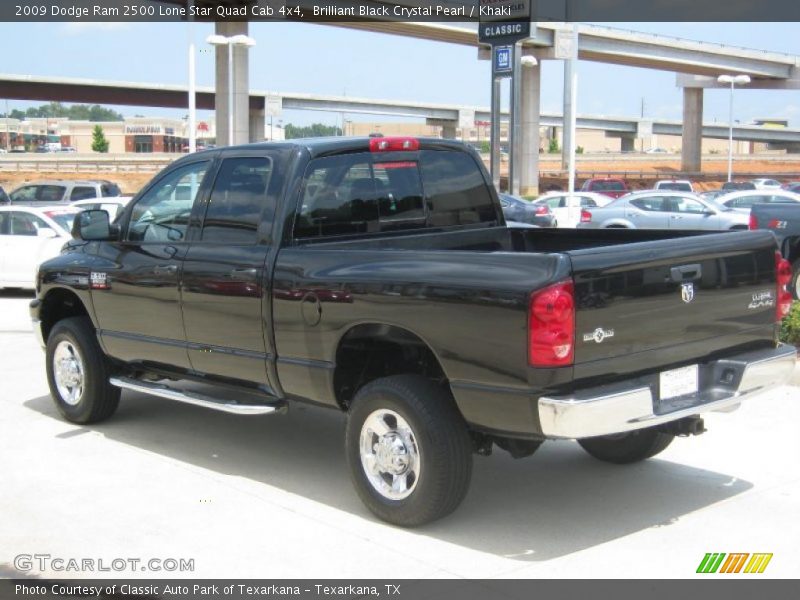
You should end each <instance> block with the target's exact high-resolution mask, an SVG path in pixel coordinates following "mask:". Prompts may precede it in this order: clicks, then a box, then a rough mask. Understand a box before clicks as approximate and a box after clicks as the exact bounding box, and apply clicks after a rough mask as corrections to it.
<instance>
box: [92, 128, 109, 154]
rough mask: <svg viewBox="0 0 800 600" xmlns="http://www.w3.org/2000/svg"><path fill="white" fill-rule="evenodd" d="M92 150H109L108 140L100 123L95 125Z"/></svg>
mask: <svg viewBox="0 0 800 600" xmlns="http://www.w3.org/2000/svg"><path fill="white" fill-rule="evenodd" d="M92 150H94V151H95V152H108V140H107V139H106V134H105V133H103V128H102V127H100V125H95V127H94V131H92Z"/></svg>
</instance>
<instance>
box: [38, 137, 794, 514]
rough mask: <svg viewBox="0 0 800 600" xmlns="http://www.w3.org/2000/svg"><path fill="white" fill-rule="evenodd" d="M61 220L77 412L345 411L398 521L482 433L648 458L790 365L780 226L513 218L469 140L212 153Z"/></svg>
mask: <svg viewBox="0 0 800 600" xmlns="http://www.w3.org/2000/svg"><path fill="white" fill-rule="evenodd" d="M73 234H74V237H75V240H74V241H72V242H70V243H69V244H68V245H67V246H66V247H65V248H64V250H63V253H62V254H61V255H60V256H59V257H57V258H54V259H52V260H49V261H47V262H45V263H44V264H42V265H41V267H40V269H39V272H38V276H37V297H36V299H35V300H34V301H33V302H32V303H31V314H32V318H33V320H34V323H35V330H36V331H37V332H38V333H39V334H40V335H41V340H42V344H43V346H44V347H45V348H46V355H47V361H46V363H47V377H48V381H49V384H50V389H51V392H52V396H53V398H54V400H55V402H56V404H57V406H58V408H59V410H60V411H61V413H62V414H63V415H64V417H66V418H67V419H69V420H70V421H73V422H77V423H92V422H97V421H101V420H103V419H106V418H108V417H110V416H111V415H112V414H113V413H114V411H115V410H116V408H117V405H118V402H119V399H120V390H121V389H124V390H134V391H137V392H143V393H146V394H152V395H155V396H160V397H163V398H165V399H169V400H177V401H181V402H187V403H190V404H195V405H200V406H203V407H207V408H212V409H216V410H220V411H225V412H229V413H235V414H240V415H263V414H268V413H280V412H282V411H284V410H286V408H287V407H289V406H291V405H292V404H293V403H295V402H312V403H315V404H319V405H323V406H327V407H331V408H334V409H338V410H342V411H345V412H347V414H348V425H347V431H346V439H345V453H346V457H347V460H348V464H349V469H350V471H351V475H352V479H353V482H354V484H355V488H356V490H357V492H358V494H359V496H360V497H361V498H362V500H363V501H364V503H365V504H366V505H367V507H369V509H370V510H372V511H373V512H374V513H375V514H377V515H378V516H379V517H381V518H382V519H385V520H387V521H390V522H392V523H396V524H400V525H404V526H414V525H419V524H422V523H426V522H429V521H432V520H434V519H437V518H439V517H442V516H444V515H446V514H448V513H449V512H451V511H453V510H454V509H455V508H456V507H457V506H458V504H459V503H460V502H461V500H462V499H463V498H464V496H465V494H466V492H467V488H468V485H469V480H470V474H471V469H472V457H473V454H476V453H477V454H488V453H489V452H490V451H491V450H492V448H493V446H495V445H496V446H498V447H499V448H501V449H503V450H506V451H508V452H510V453H511V454H512V455H513V456H515V457H521V456H526V455H529V454H532V453H533V452H534V451H535V450H536V449H537V448H538V447H539V445H540V444H541V443H542V442H543V441H545V440H548V439H577V440H578V442H579V443H580V445H581V446H582V447H583V448H585V449H586V450H587V451H588V452H589V454H591V455H592V456H594V457H596V458H598V459H600V460H604V461H610V462H614V463H630V462H634V461H638V460H642V459H646V458H649V457H651V456H654V455H655V454H657V453H658V452H660V451H662V450H663V449H664V448H666V447H667V445H668V444H669V443H670V442H671V441H672V439H673V438H674V437H675V436H676V435H690V434H697V433H700V432H702V431H703V430H704V428H703V421H702V419H701V418H700V416H699V415H701V414H702V413H704V412H706V411H712V410H730V409H732V408H734V407H736V406H738V405H739V403H740V402H741V401H742V400H744V399H746V398H748V397H749V396H751V395H754V394H758V393H763V392H765V391H767V390H768V389H770V388H772V387H773V386H776V385H780V384H782V383H783V382H785V381H786V380H787V378H788V377H789V376H790V374H791V372H792V370H793V369H794V365H795V350H794V348H793V347H787V346H785V345H781V344H779V343H778V342H777V339H776V322H777V321H778V320H779V317H780V315H781V314H782V311H784V310H785V309H786V308H787V304H786V301H785V298H784V296H785V293H786V292H785V285H786V283H787V279H786V267H787V265H786V264H785V262H784V261H783V260H782V259H781V258H780V256H776V248H775V239H774V237H773V236H772V234H770V233H768V232H747V231H745V232H733V233H721V234H703V233H701V232H688V231H675V230H661V231H648V230H614V229H609V230H565V229H512V228H509V227H506V225H505V223H504V220H503V213H502V211H501V208H500V203H499V202H498V198H497V194H496V192H495V190H494V188H493V186H492V184H491V179H490V177H489V175H488V173H487V172H486V170H485V168H484V166H483V164H482V163H481V161H480V158H479V157H478V155H477V154H476V153H475V152H474V151H473V150H471V149H469V148H468V147H467V146H465V145H462V144H460V143H457V142H451V141H444V140H438V139H415V138H391V137H384V138H368V139H367V138H364V139H361V138H333V139H315V140H299V141H296V142H294V143H271V144H254V145H248V146H240V147H232V148H226V149H215V150H209V151H205V152H199V153H196V154H192V155H190V156H187V157H185V158H182V159H181V160H178V161H176V162H175V163H173V164H172V165H170V166H169V167H167V168H166V169H165V170H164V171H162V172H161V173H160V174H159V175H158V176H157V177H156V178H155V179H154V180H153V181H152V182H151V183H150V184H148V185H147V186H146V187H145V188H144V189H143V190H142V191H141V192H140V193H139V194H138V195H137V196H136V197H135V198H134V199H133V200H132V201H131V203H130V204H129V205H128V206H127V207H126V209H125V211H124V212H123V213H121V215H120V216H119V217H118V218H117V219H116V220H115V221H114V222H113V223H109V218H108V215H107V214H106V213H105V212H104V211H98V210H92V211H84V212H83V213H80V214H79V215H78V217H77V218H76V220H75V225H74V229H73ZM265 460H279V459H278V458H276V457H272V458H270V457H265Z"/></svg>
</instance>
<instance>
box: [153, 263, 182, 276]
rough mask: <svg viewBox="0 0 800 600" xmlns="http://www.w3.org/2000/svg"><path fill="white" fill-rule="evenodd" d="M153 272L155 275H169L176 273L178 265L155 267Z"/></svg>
mask: <svg viewBox="0 0 800 600" xmlns="http://www.w3.org/2000/svg"><path fill="white" fill-rule="evenodd" d="M153 272H154V273H155V274H156V275H171V274H172V273H177V272H178V265H156V266H155V267H154V268H153Z"/></svg>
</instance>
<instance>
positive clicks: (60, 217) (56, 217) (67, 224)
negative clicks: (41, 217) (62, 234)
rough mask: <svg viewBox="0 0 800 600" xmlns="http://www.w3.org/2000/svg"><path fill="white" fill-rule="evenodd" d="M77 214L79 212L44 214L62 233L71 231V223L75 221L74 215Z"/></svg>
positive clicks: (67, 211) (63, 211)
mask: <svg viewBox="0 0 800 600" xmlns="http://www.w3.org/2000/svg"><path fill="white" fill-rule="evenodd" d="M79 212H80V211H77V210H60V211H54V210H49V211H46V212H45V213H44V214H46V215H47V216H48V217H50V218H51V219H53V221H55V222H56V223H57V224H58V226H59V227H61V229H63V230H64V231H72V221H74V220H75V215H77V214H78V213H79Z"/></svg>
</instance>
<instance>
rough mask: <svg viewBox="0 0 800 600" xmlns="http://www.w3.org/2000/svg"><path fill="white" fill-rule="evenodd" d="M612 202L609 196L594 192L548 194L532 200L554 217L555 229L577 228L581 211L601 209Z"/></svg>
mask: <svg viewBox="0 0 800 600" xmlns="http://www.w3.org/2000/svg"><path fill="white" fill-rule="evenodd" d="M612 200H614V198H612V197H611V196H606V195H605V194H598V193H596V192H573V193H571V194H570V193H569V192H548V193H546V194H545V195H543V196H539V197H538V198H537V199H536V200H534V204H546V205H547V206H549V207H550V210H551V211H553V214H554V215H555V216H556V227H562V228H563V227H577V225H578V223H579V222H580V220H581V209H583V208H597V207H603V206H605V205H606V204H608V203H609V202H611V201H612Z"/></svg>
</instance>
